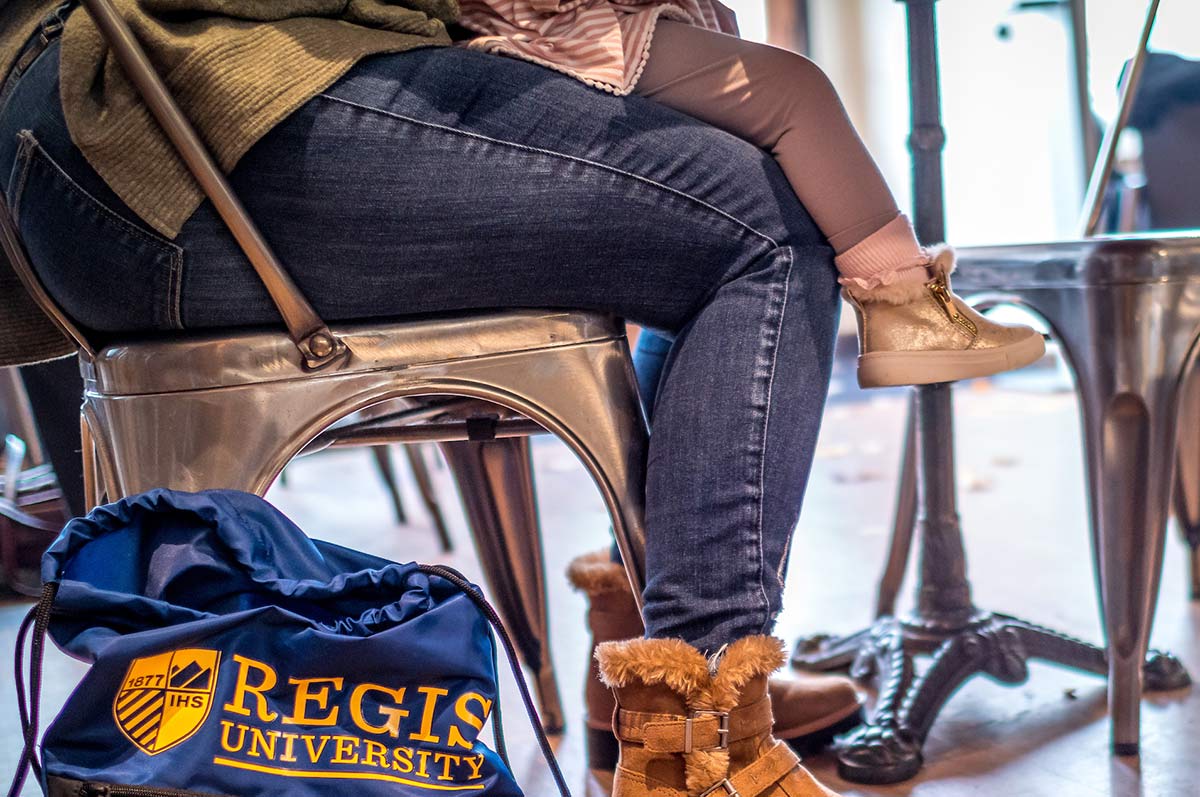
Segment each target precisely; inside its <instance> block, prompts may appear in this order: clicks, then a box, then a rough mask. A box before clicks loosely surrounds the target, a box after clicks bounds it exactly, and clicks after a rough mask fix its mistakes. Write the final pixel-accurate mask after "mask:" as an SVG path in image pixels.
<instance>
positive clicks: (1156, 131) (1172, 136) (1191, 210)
mask: <svg viewBox="0 0 1200 797" xmlns="http://www.w3.org/2000/svg"><path fill="white" fill-rule="evenodd" d="M1198 141H1200V103H1193V104H1187V105H1176V106H1174V107H1172V108H1171V110H1169V111H1168V112H1167V113H1166V114H1165V115H1164V116H1163V117H1162V119H1160V120H1159V122H1158V124H1156V125H1155V126H1154V127H1151V128H1149V129H1147V130H1143V131H1142V163H1143V164H1144V166H1145V169H1146V200H1147V204H1148V205H1149V208H1150V226H1151V227H1152V228H1153V229H1156V230H1185V229H1196V228H1200V148H1198V147H1197V146H1196V142H1198Z"/></svg>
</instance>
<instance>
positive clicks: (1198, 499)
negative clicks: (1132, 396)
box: [1172, 367, 1200, 600]
mask: <svg viewBox="0 0 1200 797" xmlns="http://www.w3.org/2000/svg"><path fill="white" fill-rule="evenodd" d="M1176 441H1177V442H1176V446H1177V450H1176V453H1175V490H1174V495H1173V496H1172V499H1173V500H1172V509H1173V510H1174V515H1175V522H1176V523H1178V524H1179V533H1180V534H1181V535H1183V540H1184V542H1186V543H1187V545H1188V548H1190V549H1191V556H1190V557H1189V559H1188V561H1189V562H1190V567H1191V578H1190V579H1189V584H1190V585H1191V598H1192V600H1200V368H1196V367H1192V368H1191V369H1189V371H1188V374H1187V375H1186V376H1185V377H1184V379H1183V385H1182V388H1181V390H1180V397H1179V431H1178V433H1177V437H1176Z"/></svg>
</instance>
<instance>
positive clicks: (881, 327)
mask: <svg viewBox="0 0 1200 797" xmlns="http://www.w3.org/2000/svg"><path fill="white" fill-rule="evenodd" d="M931 255H932V259H931V262H930V263H929V264H928V265H927V266H925V268H926V269H927V271H928V276H929V279H928V280H927V281H924V282H920V281H909V282H897V283H893V284H891V285H881V286H879V287H876V288H869V289H864V288H860V287H857V286H852V285H848V286H846V287H845V289H844V290H843V292H842V295H843V296H845V297H846V299H847V300H848V301H849V302H850V304H851V305H853V307H854V312H855V315H856V317H857V319H858V340H859V357H858V384H859V385H860V386H861V387H864V388H869V387H889V386H897V385H928V384H936V383H939V382H956V381H958V380H960V379H973V378H976V377H981V376H991V375H992V374H998V373H1001V372H1003V371H1011V370H1014V369H1017V368H1022V367H1024V366H1026V365H1029V364H1030V363H1033V362H1036V361H1037V360H1039V359H1040V358H1041V356H1042V355H1043V354H1044V353H1045V351H1046V344H1045V342H1044V341H1043V340H1042V336H1041V334H1039V333H1038V332H1037V331H1036V330H1034V329H1031V328H1030V327H1027V326H1021V325H1010V324H998V323H996V322H994V321H989V320H988V319H987V318H984V317H983V316H982V315H980V314H979V313H977V312H975V311H974V310H973V309H971V308H970V307H969V306H967V304H966V303H965V302H964V301H963V300H962V299H960V298H959V297H957V296H955V295H954V293H953V292H952V291H951V290H950V272H952V271H953V270H954V250H952V249H951V248H950V247H948V246H943V247H939V248H937V249H935V250H933V251H932V252H931Z"/></svg>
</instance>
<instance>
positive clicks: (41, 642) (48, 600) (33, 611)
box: [8, 582, 58, 797]
mask: <svg viewBox="0 0 1200 797" xmlns="http://www.w3.org/2000/svg"><path fill="white" fill-rule="evenodd" d="M57 594H58V582H51V583H49V584H46V585H45V586H44V587H42V596H41V598H40V599H39V600H38V602H37V603H36V604H34V605H33V606H32V607H31V608H30V609H29V613H28V614H27V615H25V619H24V620H23V621H22V622H21V627H20V629H19V630H18V631H17V645H16V653H15V654H14V656H13V677H14V678H15V679H16V689H17V710H18V712H19V713H20V715H21V736H22V738H23V740H24V744H23V747H22V749H21V758H20V759H19V760H18V761H17V771H16V772H15V773H14V774H13V779H12V785H11V786H10V787H9V790H8V797H20V795H21V788H22V787H23V786H24V785H25V777H26V776H27V775H28V774H29V771H30V770H33V775H34V777H35V778H37V779H38V780H41V779H42V767H41V764H40V763H39V762H38V757H37V742H38V724H39V719H40V717H39V714H40V712H41V698H42V660H43V658H44V657H45V653H46V629H47V628H48V627H49V626H50V612H51V611H52V610H53V608H54V596H55V595H57ZM31 630H32V633H33V642H32V643H31V645H30V651H29V691H28V692H26V690H25V672H24V670H25V640H26V639H27V638H28V637H29V635H30V631H31Z"/></svg>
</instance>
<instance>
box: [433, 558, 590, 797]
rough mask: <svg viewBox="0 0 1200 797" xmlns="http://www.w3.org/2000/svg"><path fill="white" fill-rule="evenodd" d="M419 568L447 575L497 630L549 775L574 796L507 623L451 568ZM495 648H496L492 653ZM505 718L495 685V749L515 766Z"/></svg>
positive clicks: (564, 793)
mask: <svg viewBox="0 0 1200 797" xmlns="http://www.w3.org/2000/svg"><path fill="white" fill-rule="evenodd" d="M417 569H418V570H420V571H421V572H422V573H428V574H431V575H435V576H438V577H440V578H444V579H445V580H447V581H449V582H450V583H451V584H453V585H454V586H456V587H458V588H459V589H460V590H462V592H463V594H464V595H466V596H467V597H468V598H470V599H471V602H472V603H474V604H475V606H476V607H477V608H478V609H479V611H480V612H481V613H482V614H483V616H484V618H486V619H487V621H488V623H490V624H491V626H492V628H493V629H495V631H496V636H498V637H499V638H500V642H501V643H502V644H503V646H504V653H505V655H506V656H507V657H508V666H509V667H510V668H511V669H512V672H513V676H514V678H515V679H516V682H517V689H518V691H520V693H521V701H522V702H523V703H524V704H525V713H526V714H527V715H528V716H529V724H530V725H532V726H533V732H534V734H535V735H536V736H537V740H538V745H539V746H540V747H541V748H542V757H543V758H545V759H546V764H547V765H548V766H549V767H550V774H551V775H553V776H554V783H555V785H557V786H558V793H559V794H560V795H562V797H571V790H570V789H569V788H567V780H566V778H564V777H563V773H562V769H560V768H559V766H558V759H557V758H555V756H554V750H553V748H552V747H551V746H550V740H549V739H548V738H546V731H545V729H543V728H542V720H541V717H539V716H538V711H537V707H536V706H535V705H534V702H533V696H532V695H531V694H530V693H529V686H528V685H527V684H526V683H525V676H524V674H523V673H522V672H521V664H520V662H519V661H518V660H517V649H516V647H515V646H514V645H513V643H512V639H511V638H510V637H509V636H508V631H506V630H505V628H504V623H503V621H501V619H500V615H499V614H497V613H496V610H495V609H494V608H492V605H491V604H490V603H488V601H487V598H485V597H483V594H482V593H481V592H480V591H479V588H478V587H476V586H475V585H474V584H472V583H471V582H470V581H467V579H466V578H465V577H464V576H463V574H462V573H459V572H458V571H457V570H455V569H454V568H452V567H447V566H445V565H417ZM494 653H495V649H494V648H493V655H494ZM503 722H504V721H503V718H502V716H501V714H500V684H499V683H497V684H496V707H495V722H494V723H493V724H492V729H493V733H495V735H496V751H497V752H498V753H500V756H501V758H503V760H504V763H505V764H506V765H508V768H509V769H512V765H511V764H509V763H508V756H507V753H505V752H503V751H504V737H503V731H502V730H501V727H502V725H503Z"/></svg>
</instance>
